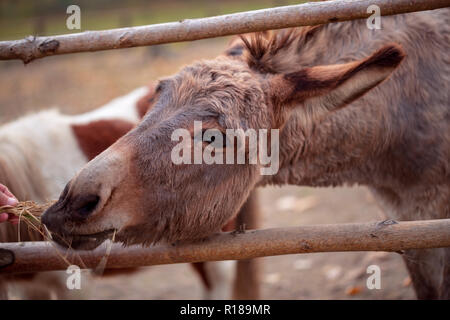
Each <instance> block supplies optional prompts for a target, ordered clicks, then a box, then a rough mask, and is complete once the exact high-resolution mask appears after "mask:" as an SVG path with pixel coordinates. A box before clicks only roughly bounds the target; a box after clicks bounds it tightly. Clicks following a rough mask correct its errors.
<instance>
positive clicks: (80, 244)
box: [53, 229, 116, 250]
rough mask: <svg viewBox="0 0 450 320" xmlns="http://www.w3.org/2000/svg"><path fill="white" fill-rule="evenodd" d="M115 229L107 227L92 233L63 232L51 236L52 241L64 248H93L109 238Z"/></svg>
mask: <svg viewBox="0 0 450 320" xmlns="http://www.w3.org/2000/svg"><path fill="white" fill-rule="evenodd" d="M115 231H116V230H115V229H109V230H105V231H101V232H97V233H92V234H65V235H57V236H54V237H53V241H55V242H56V243H58V244H59V245H61V246H63V247H65V248H72V249H76V250H94V249H95V248H97V247H98V246H99V245H101V244H102V243H103V242H104V241H105V240H107V239H109V238H110V237H111V235H112V234H113V233H114V232H115Z"/></svg>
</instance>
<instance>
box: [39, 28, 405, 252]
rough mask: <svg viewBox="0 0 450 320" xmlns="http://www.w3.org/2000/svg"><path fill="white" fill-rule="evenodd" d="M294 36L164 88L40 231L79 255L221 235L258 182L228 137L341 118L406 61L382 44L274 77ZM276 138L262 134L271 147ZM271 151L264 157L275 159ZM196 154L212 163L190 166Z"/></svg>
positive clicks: (196, 67) (256, 166) (246, 45)
mask: <svg viewBox="0 0 450 320" xmlns="http://www.w3.org/2000/svg"><path fill="white" fill-rule="evenodd" d="M301 36H302V33H297V32H296V31H290V32H288V33H284V32H279V33H275V35H273V36H268V37H267V36H265V35H262V34H257V35H254V36H253V38H251V39H247V38H242V40H241V41H240V42H239V43H238V44H237V45H238V46H241V47H242V48H243V56H242V57H241V58H236V55H235V54H233V55H223V56H219V57H218V58H216V59H215V60H211V61H201V62H197V63H194V64H192V65H190V66H187V67H185V68H183V69H182V70H181V71H180V72H179V73H178V74H176V75H174V76H172V77H169V78H166V79H163V80H161V81H160V83H159V85H158V87H157V90H156V92H155V96H156V97H155V101H156V102H155V106H154V108H153V109H152V110H150V112H149V113H148V114H147V115H146V117H145V118H144V120H143V121H142V122H141V123H140V125H139V126H138V127H136V128H135V129H134V130H132V131H131V132H129V133H128V134H127V135H126V136H124V137H122V138H121V139H120V140H118V141H117V142H116V143H115V144H114V145H113V146H111V147H110V148H109V149H108V150H106V151H105V152H103V153H102V154H100V155H99V156H98V157H97V158H95V159H94V160H93V161H91V162H90V163H89V164H88V165H87V166H86V167H85V168H84V169H83V170H81V171H80V172H79V173H78V175H77V176H75V177H74V178H73V179H72V181H71V182H69V184H68V185H67V187H66V190H65V192H63V194H62V195H61V197H60V199H59V200H58V202H57V203H56V204H55V205H54V206H52V207H51V208H50V209H48V211H47V212H46V213H45V214H44V216H43V221H44V223H45V224H46V225H47V227H48V228H49V229H50V230H51V231H53V232H56V233H59V234H61V235H62V236H63V237H64V238H66V239H67V240H69V241H70V240H72V241H74V243H73V245H74V246H79V247H84V248H93V247H95V246H96V245H98V244H99V243H100V242H101V241H103V240H104V238H105V237H106V236H107V235H108V234H109V233H111V232H113V231H116V232H117V234H116V239H118V240H119V241H122V242H124V243H126V244H131V243H152V242H156V241H160V240H165V241H177V240H185V239H195V238H204V237H206V236H208V235H210V234H211V233H213V232H217V231H219V230H220V228H221V227H222V226H223V225H224V224H225V223H226V222H227V221H228V220H230V218H232V216H233V215H234V214H235V213H236V212H237V211H238V210H239V208H240V206H241V205H242V203H243V202H244V201H245V199H246V197H247V196H248V194H249V192H250V191H251V190H252V189H253V188H254V187H255V185H256V184H257V183H258V182H260V181H261V179H262V176H261V170H260V169H261V168H262V167H263V164H262V161H260V160H261V159H259V157H260V154H258V155H257V156H256V158H257V161H256V162H253V163H251V161H250V158H251V155H252V148H251V147H248V146H247V144H246V142H247V141H250V140H251V139H250V136H249V135H245V134H235V135H234V136H232V138H230V137H229V135H228V131H229V130H230V129H234V130H238V131H235V132H241V133H242V132H246V131H248V130H249V129H253V130H255V131H256V132H258V130H272V129H280V130H282V129H283V126H284V125H285V123H286V122H287V121H288V119H289V115H290V114H291V113H292V112H293V110H295V109H298V108H312V109H321V110H323V111H324V112H332V111H335V110H338V109H339V108H343V107H345V105H347V104H349V103H350V102H352V101H354V100H355V99H357V98H358V97H361V96H362V95H363V94H364V93H366V92H367V91H369V90H370V89H371V88H373V87H375V86H376V85H378V84H379V83H380V82H382V81H383V80H385V79H386V78H387V77H388V76H389V75H390V74H391V73H392V71H393V70H394V69H395V68H396V67H397V66H398V65H399V63H400V62H401V60H402V59H403V57H404V54H403V51H402V49H401V48H400V47H399V46H397V45H395V44H389V45H386V46H385V47H383V48H381V49H379V50H378V51H377V52H375V53H373V54H372V55H370V56H369V57H366V58H365V59H362V60H359V61H353V62H350V63H345V64H337V65H321V66H314V67H308V68H300V67H295V66H296V64H295V63H291V67H290V69H289V72H286V71H285V70H286V68H277V67H276V65H277V61H282V60H283V59H285V60H288V59H290V60H294V59H293V57H290V56H288V54H289V52H292V50H289V46H291V45H292V44H293V43H294V42H295V41H297V40H298V38H299V37H301ZM237 51H239V50H231V52H233V53H235V52H237ZM282 53H284V54H285V55H286V56H282ZM281 69H284V71H280V70H281ZM196 121H198V122H201V128H200V127H199V126H198V125H196V124H198V123H196ZM179 129H182V131H181V133H179V132H180V131H177V130H179ZM239 129H241V130H242V131H239ZM174 132H178V133H177V134H174ZM185 133H188V134H185ZM274 137H275V135H274V134H270V133H269V138H268V139H269V140H271V142H273V140H276V139H274ZM256 139H257V140H258V142H260V139H261V137H260V136H257V138H256ZM180 141H181V142H180ZM275 142H276V141H275ZM280 144H283V141H280ZM180 145H181V146H183V148H180ZM233 145H234V147H233ZM184 146H190V148H184ZM231 147H233V148H231ZM276 147H277V146H276V144H270V146H269V147H268V149H270V150H269V151H270V152H272V153H273V152H275V150H274V148H276ZM230 148H231V151H230ZM180 150H181V151H180ZM197 151H199V154H201V155H202V154H203V155H205V154H209V155H211V156H213V157H215V159H216V160H217V159H218V161H216V162H213V163H207V161H195V159H196V152H197ZM239 152H243V154H244V157H243V158H244V160H245V161H243V163H242V161H241V162H239V161H230V162H226V161H225V158H227V157H228V156H229V154H231V159H232V160H237V159H238V158H239V157H238V153H239ZM174 155H176V156H180V155H181V158H182V159H184V160H187V161H181V162H180V161H178V160H176V159H175V160H174ZM177 159H178V158H177ZM222 160H223V161H222ZM220 162H223V163H224V164H220ZM189 163H191V164H189Z"/></svg>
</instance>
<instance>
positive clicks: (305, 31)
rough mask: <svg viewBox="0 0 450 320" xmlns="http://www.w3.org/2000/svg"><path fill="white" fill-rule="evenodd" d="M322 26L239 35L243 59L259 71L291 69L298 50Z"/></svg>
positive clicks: (295, 61)
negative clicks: (242, 44) (242, 47)
mask: <svg viewBox="0 0 450 320" xmlns="http://www.w3.org/2000/svg"><path fill="white" fill-rule="evenodd" d="M322 26H323V25H319V26H313V27H301V28H291V29H283V30H279V31H265V32H256V33H252V34H249V35H241V36H240V38H241V40H242V42H243V43H244V46H245V49H246V50H245V53H244V59H245V61H246V62H247V64H248V65H249V67H250V68H252V69H254V70H256V71H258V72H261V73H281V72H287V71H292V68H295V65H296V64H298V61H299V59H300V52H301V51H302V49H303V48H304V47H305V46H306V45H307V44H308V43H309V42H310V40H311V39H312V38H314V35H315V34H316V33H317V31H319V30H321V27H322Z"/></svg>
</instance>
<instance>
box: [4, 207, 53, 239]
mask: <svg viewBox="0 0 450 320" xmlns="http://www.w3.org/2000/svg"><path fill="white" fill-rule="evenodd" d="M53 203H55V201H50V202H47V203H44V204H39V203H36V202H34V201H22V202H19V203H18V204H17V205H16V206H15V207H11V206H2V207H0V212H6V213H8V214H13V215H15V216H17V217H18V218H19V224H20V223H21V222H24V223H26V224H27V226H28V227H29V228H30V229H33V230H35V231H37V232H39V233H40V234H41V235H42V236H43V237H44V238H45V239H49V238H50V236H49V234H50V233H48V232H46V230H45V226H44V225H43V224H42V222H41V215H42V213H44V211H45V210H47V209H48V208H49V207H50V206H51V205H52V204H53ZM19 237H20V234H19ZM19 241H20V240H19Z"/></svg>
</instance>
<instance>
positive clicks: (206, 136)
mask: <svg viewBox="0 0 450 320" xmlns="http://www.w3.org/2000/svg"><path fill="white" fill-rule="evenodd" d="M207 130H208V129H203V130H202V137H203V142H204V143H206V144H210V145H212V146H213V147H215V148H225V147H226V146H227V137H226V135H225V134H224V133H223V132H222V131H220V130H214V134H211V130H210V131H209V132H207ZM217 135H220V136H221V137H222V139H216V136H217ZM216 140H218V141H216ZM219 140H222V141H219Z"/></svg>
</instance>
